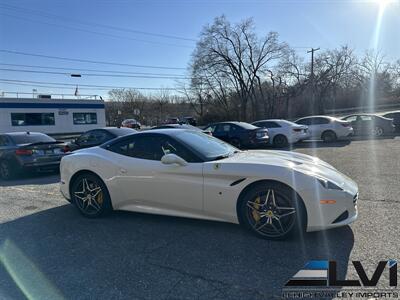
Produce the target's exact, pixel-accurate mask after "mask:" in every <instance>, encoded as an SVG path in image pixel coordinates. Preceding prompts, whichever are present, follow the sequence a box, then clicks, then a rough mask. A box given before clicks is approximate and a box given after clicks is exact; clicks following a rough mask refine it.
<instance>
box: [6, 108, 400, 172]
mask: <svg viewBox="0 0 400 300" xmlns="http://www.w3.org/2000/svg"><path fill="white" fill-rule="evenodd" d="M132 120H133V121H132ZM132 120H131V121H129V122H128V120H125V121H126V122H125V123H124V124H125V126H124V127H121V128H119V127H106V128H99V129H93V130H89V131H87V132H85V133H83V134H82V135H80V136H79V137H78V138H76V139H74V140H72V141H71V142H69V143H64V142H60V141H57V140H55V139H54V138H52V137H50V136H47V135H45V134H43V133H37V132H17V133H5V134H0V177H1V178H3V179H10V178H13V177H15V176H17V175H18V174H20V173H21V172H22V171H23V170H25V169H29V170H39V171H42V170H56V169H58V166H59V163H60V160H61V158H62V157H63V156H65V155H67V154H69V153H70V152H72V151H75V150H79V149H84V148H89V147H94V146H99V145H102V144H104V143H106V142H108V141H110V140H113V139H115V138H118V137H121V136H125V135H130V134H132V133H136V132H137V131H136V130H135V129H133V128H132V127H135V126H136V128H139V127H140V123H138V122H137V121H136V120H134V119H132ZM135 122H136V123H135ZM133 124H136V125H133ZM138 126H139V127H138ZM399 126H400V112H391V113H387V114H385V115H383V116H379V115H376V114H353V115H349V116H346V117H343V118H342V119H339V118H335V117H330V116H309V117H304V118H300V119H298V120H296V121H295V122H290V121H287V120H281V119H270V120H259V121H256V122H253V123H252V124H249V123H246V122H220V123H213V124H209V125H208V126H206V127H205V128H204V129H200V128H198V127H195V126H192V125H190V124H182V123H172V124H164V125H160V126H157V127H154V128H152V129H187V130H194V131H198V132H203V133H206V134H208V135H212V136H214V137H216V138H218V139H220V140H223V141H225V142H228V143H230V144H232V145H233V146H235V147H237V148H255V147H265V146H268V145H272V146H275V147H285V146H287V145H289V144H294V143H297V142H300V141H304V140H308V139H320V140H323V141H324V142H334V141H336V140H339V139H344V138H348V137H350V136H353V135H372V136H377V137H379V136H382V135H385V134H391V133H392V132H393V131H395V128H397V129H399Z"/></svg>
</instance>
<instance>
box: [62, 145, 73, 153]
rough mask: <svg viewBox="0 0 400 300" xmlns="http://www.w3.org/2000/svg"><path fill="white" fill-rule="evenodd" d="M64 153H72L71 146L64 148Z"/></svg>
mask: <svg viewBox="0 0 400 300" xmlns="http://www.w3.org/2000/svg"><path fill="white" fill-rule="evenodd" d="M63 151H64V152H71V148H70V147H69V146H64V149H63Z"/></svg>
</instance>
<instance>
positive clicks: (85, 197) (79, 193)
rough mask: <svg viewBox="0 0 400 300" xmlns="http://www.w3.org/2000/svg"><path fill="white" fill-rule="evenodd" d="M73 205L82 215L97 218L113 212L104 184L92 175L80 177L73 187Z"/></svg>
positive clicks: (73, 183)
mask: <svg viewBox="0 0 400 300" xmlns="http://www.w3.org/2000/svg"><path fill="white" fill-rule="evenodd" d="M70 192H71V198H72V203H74V204H75V206H76V207H77V208H78V210H79V211H80V212H81V214H82V215H84V216H85V217H89V218H96V217H100V216H103V215H106V214H108V213H110V212H111V211H112V205H111V199H110V195H109V193H108V190H107V187H106V185H105V184H104V182H103V181H102V180H101V179H100V178H99V177H98V176H96V175H94V174H92V173H84V174H81V175H79V176H78V177H77V178H76V179H75V180H74V181H73V182H72V185H71V191H70Z"/></svg>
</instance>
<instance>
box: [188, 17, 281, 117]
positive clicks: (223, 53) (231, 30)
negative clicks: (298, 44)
mask: <svg viewBox="0 0 400 300" xmlns="http://www.w3.org/2000/svg"><path fill="white" fill-rule="evenodd" d="M287 49H288V47H287V45H286V44H285V43H282V42H279V40H278V34H277V33H276V32H270V33H268V34H267V35H266V36H265V37H264V38H262V39H259V38H258V37H257V35H256V33H255V29H254V24H253V21H252V19H247V20H244V21H242V22H240V23H238V24H236V25H232V24H231V23H230V22H229V21H228V20H227V19H226V18H225V17H224V16H221V17H218V18H216V19H215V20H214V23H213V24H212V25H208V26H206V27H205V28H204V29H203V32H202V33H201V36H200V41H199V42H198V43H197V47H196V49H195V51H194V53H193V59H192V64H191V74H192V77H193V80H192V87H193V85H196V84H198V83H199V82H201V83H202V84H205V85H206V87H207V88H208V89H209V92H210V95H211V96H212V98H213V99H214V100H215V102H216V103H217V104H219V105H221V107H222V108H223V109H233V110H238V111H239V118H240V119H241V120H246V119H247V118H248V115H247V109H248V106H249V102H250V103H252V104H253V105H252V106H251V107H252V108H253V109H252V112H251V113H252V117H255V116H256V115H257V110H256V105H254V104H255V103H256V101H257V99H256V98H255V97H256V96H257V95H262V90H261V85H262V81H263V78H264V77H265V74H266V72H267V68H268V66H269V65H271V64H273V62H276V61H278V60H279V59H280V58H282V57H283V55H284V54H285V51H287ZM256 90H258V91H259V93H256ZM232 96H233V98H234V99H237V100H238V103H237V105H236V107H235V106H232V104H233V103H230V101H229V99H230V98H231V97H232Z"/></svg>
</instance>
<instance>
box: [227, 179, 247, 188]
mask: <svg viewBox="0 0 400 300" xmlns="http://www.w3.org/2000/svg"><path fill="white" fill-rule="evenodd" d="M244 180H246V178H241V179H238V180H236V181H234V182H232V183H231V184H230V186H234V185H237V184H239V183H241V182H242V181H244Z"/></svg>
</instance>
